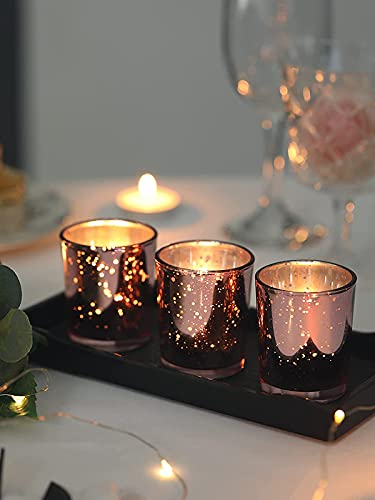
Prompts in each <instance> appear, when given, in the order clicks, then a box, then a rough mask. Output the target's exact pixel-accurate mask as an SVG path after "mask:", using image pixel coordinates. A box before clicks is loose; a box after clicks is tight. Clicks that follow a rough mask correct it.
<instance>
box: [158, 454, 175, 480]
mask: <svg viewBox="0 0 375 500" xmlns="http://www.w3.org/2000/svg"><path fill="white" fill-rule="evenodd" d="M159 476H160V477H163V478H164V479H170V478H171V477H173V476H174V472H173V467H172V466H171V465H170V464H169V463H168V462H167V460H165V458H163V459H162V460H161V461H160V470H159Z"/></svg>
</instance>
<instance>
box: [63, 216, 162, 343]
mask: <svg viewBox="0 0 375 500" xmlns="http://www.w3.org/2000/svg"><path fill="white" fill-rule="evenodd" d="M156 237H157V232H156V230H155V229H154V228H153V227H151V226H148V225H146V224H142V223H140V222H134V221H129V220H121V219H106V220H90V221H85V222H79V223H76V224H73V225H71V226H68V227H66V228H65V229H63V230H62V231H61V233H60V238H61V245H62V255H63V262H64V275H65V295H66V299H67V314H68V334H69V336H70V338H71V340H73V341H75V342H78V343H80V344H85V345H89V346H92V347H95V348H98V349H103V350H106V351H110V352H115V351H129V350H132V349H136V348H138V347H140V346H141V345H143V344H145V343H146V342H147V341H148V340H149V339H150V332H151V328H150V325H149V321H150V314H148V313H147V308H148V307H149V306H150V305H151V304H152V302H153V298H154V285H155V273H154V255H155V245H156Z"/></svg>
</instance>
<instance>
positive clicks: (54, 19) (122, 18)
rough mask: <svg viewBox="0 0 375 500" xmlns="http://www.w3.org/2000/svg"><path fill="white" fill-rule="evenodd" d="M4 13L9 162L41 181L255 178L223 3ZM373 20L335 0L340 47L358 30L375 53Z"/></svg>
mask: <svg viewBox="0 0 375 500" xmlns="http://www.w3.org/2000/svg"><path fill="white" fill-rule="evenodd" d="M312 3H313V2H312ZM362 7H363V9H362ZM0 12H1V15H0V23H1V26H0V38H1V44H0V45H1V47H0V54H1V60H2V69H3V78H2V79H1V80H2V82H1V85H0V90H1V92H0V105H1V108H2V113H1V117H0V137H1V140H2V141H3V142H4V144H5V160H6V161H7V162H9V163H11V164H16V165H17V166H19V167H21V168H24V169H25V170H27V171H28V172H29V173H30V174H31V175H32V176H33V177H34V178H36V179H38V180H46V181H51V180H58V179H72V178H95V177H116V176H117V177H118V176H135V175H139V174H140V173H143V172H144V171H147V170H151V171H152V172H154V173H156V174H158V175H173V176H179V175H189V174H194V175H211V174H214V173H228V174H233V173H254V174H258V173H259V165H260V163H261V155H262V148H261V147H259V143H260V141H261V140H262V136H261V131H260V128H259V122H258V117H257V115H256V112H255V110H254V109H253V108H250V107H246V106H243V104H242V103H241V102H240V100H239V99H238V97H237V96H235V95H234V93H233V91H232V89H231V87H230V85H229V83H228V79H227V77H226V72H225V68H224V64H223V61H222V54H221V47H220V27H221V19H220V18H221V2H220V1H219V0H205V1H204V2H202V1H201V0H189V1H182V0H127V1H123V0H107V1H105V2H103V1H101V0H64V1H63V2H61V1H60V2H59V1H57V0H54V1H53V0H29V1H26V0H23V1H21V0H2V1H1V4H0ZM369 12H373V15H369ZM374 18H375V2H374V1H373V0H358V1H356V2H353V1H350V0H336V1H335V2H334V16H333V19H334V33H335V36H336V37H337V38H344V39H348V40H350V39H352V40H353V39H354V40H356V39H359V38H360V37H361V36H363V33H364V32H366V39H367V40H368V39H369V37H372V38H373V40H374V47H375V30H374V29H373V20H374ZM306 19H309V13H308V12H306ZM14 56H15V57H14Z"/></svg>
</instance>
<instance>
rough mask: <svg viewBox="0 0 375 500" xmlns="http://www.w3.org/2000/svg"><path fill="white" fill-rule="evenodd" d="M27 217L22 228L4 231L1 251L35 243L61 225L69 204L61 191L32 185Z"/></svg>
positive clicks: (0, 233)
mask: <svg viewBox="0 0 375 500" xmlns="http://www.w3.org/2000/svg"><path fill="white" fill-rule="evenodd" d="M25 205H26V207H25V210H26V217H25V223H24V226H23V227H22V228H20V229H19V230H16V231H12V232H2V231H1V228H0V252H8V251H10V250H16V249H19V248H22V247H25V246H28V245H31V244H33V243H35V242H36V241H37V240H39V239H41V238H43V237H45V236H47V235H49V233H51V232H52V231H53V230H54V229H56V228H57V227H59V226H60V224H61V223H62V221H63V220H64V218H65V217H66V216H67V215H68V214H69V204H68V202H67V201H66V200H65V198H63V197H62V196H61V195H60V194H59V193H57V192H56V191H53V190H50V189H45V188H44V189H42V188H39V187H37V186H31V187H30V188H29V189H28V192H27V198H26V201H25Z"/></svg>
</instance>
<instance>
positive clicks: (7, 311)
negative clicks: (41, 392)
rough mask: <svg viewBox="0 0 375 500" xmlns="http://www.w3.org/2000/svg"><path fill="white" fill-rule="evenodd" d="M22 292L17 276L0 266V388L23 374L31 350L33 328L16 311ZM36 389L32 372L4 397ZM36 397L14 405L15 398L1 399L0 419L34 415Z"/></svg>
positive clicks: (28, 392)
mask: <svg viewBox="0 0 375 500" xmlns="http://www.w3.org/2000/svg"><path fill="white" fill-rule="evenodd" d="M21 300H22V289H21V284H20V282H19V279H18V277H17V275H16V273H15V272H14V271H13V270H12V269H11V268H10V267H8V266H5V265H3V264H0V386H1V385H3V384H5V383H6V382H7V381H8V380H10V379H13V378H14V377H15V376H17V375H19V374H20V373H22V372H23V371H24V370H25V369H26V368H27V365H28V355H29V352H30V350H31V348H32V344H33V336H32V328H31V325H30V321H29V318H28V317H27V315H26V314H25V313H24V312H23V311H21V310H20V309H19V306H20V304H21ZM35 388H36V383H35V379H34V376H33V374H32V373H27V374H26V375H24V376H23V377H21V378H20V379H19V380H17V382H15V383H14V384H12V385H11V386H10V387H8V388H7V391H6V392H7V394H12V395H14V396H26V395H29V394H34V393H35ZM35 400H36V398H35V396H28V397H27V399H26V400H25V401H24V403H23V404H22V407H20V405H17V404H16V402H15V400H14V398H12V397H11V396H4V397H1V398H0V418H1V417H13V416H19V415H20V414H22V415H28V416H36V405H35Z"/></svg>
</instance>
